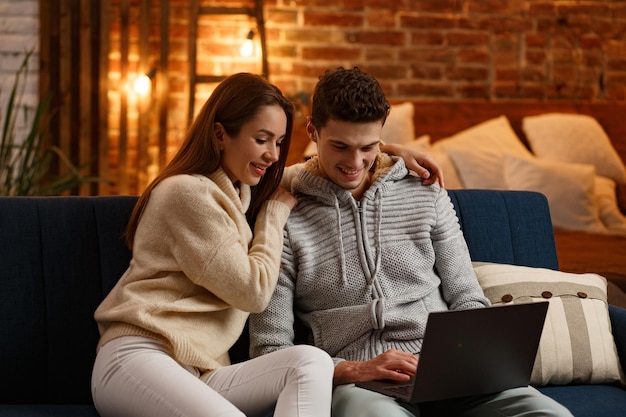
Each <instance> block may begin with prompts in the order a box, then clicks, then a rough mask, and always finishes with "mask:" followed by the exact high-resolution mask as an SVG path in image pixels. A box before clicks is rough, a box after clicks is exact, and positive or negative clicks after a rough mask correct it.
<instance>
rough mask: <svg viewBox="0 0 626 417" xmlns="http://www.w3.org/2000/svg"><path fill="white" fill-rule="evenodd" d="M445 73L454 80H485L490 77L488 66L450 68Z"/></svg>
mask: <svg viewBox="0 0 626 417" xmlns="http://www.w3.org/2000/svg"><path fill="white" fill-rule="evenodd" d="M444 75H445V77H446V78H447V79H449V80H452V81H460V80H463V81H485V80H487V78H488V77H489V70H488V69H487V68H474V67H457V68H448V69H447V70H446V71H445V72H444Z"/></svg>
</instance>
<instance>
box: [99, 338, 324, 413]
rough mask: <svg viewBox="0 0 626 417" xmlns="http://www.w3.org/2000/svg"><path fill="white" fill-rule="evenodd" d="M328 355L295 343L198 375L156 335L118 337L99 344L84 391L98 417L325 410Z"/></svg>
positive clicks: (314, 411)
mask: <svg viewBox="0 0 626 417" xmlns="http://www.w3.org/2000/svg"><path fill="white" fill-rule="evenodd" d="M332 377H333V362H332V360H331V359H330V357H329V356H328V355H327V354H326V353H325V352H323V351H322V350H320V349H317V348H315V347H312V346H307V345H298V346H294V347H291V348H287V349H283V350H280V351H277V352H273V353H270V354H267V355H264V356H261V357H258V358H255V359H252V360H249V361H246V362H242V363H239V364H235V365H230V366H226V367H223V368H220V369H217V370H215V371H212V372H206V373H204V374H200V373H199V372H198V371H197V370H196V369H195V368H193V367H185V366H182V365H181V364H179V363H178V362H176V361H175V360H174V359H172V357H171V356H170V355H169V352H168V350H167V349H166V347H165V345H164V344H163V343H161V342H159V341H157V340H154V339H150V338H145V337H136V336H126V337H120V338H117V339H114V340H112V341H110V342H108V343H107V344H105V345H104V346H102V348H101V349H100V351H99V352H98V355H97V357H96V361H95V364H94V369H93V374H92V382H91V392H92V396H93V400H94V404H95V406H96V409H97V410H98V412H99V413H100V415H101V416H102V417H119V416H125V417H166V416H167V417H183V416H184V417H217V416H219V417H227V416H228V417H230V416H233V417H235V416H237V417H242V416H244V415H245V416H248V417H255V416H264V415H267V414H269V413H271V411H272V409H273V408H274V407H275V411H274V416H275V417H309V416H330V403H331V396H332Z"/></svg>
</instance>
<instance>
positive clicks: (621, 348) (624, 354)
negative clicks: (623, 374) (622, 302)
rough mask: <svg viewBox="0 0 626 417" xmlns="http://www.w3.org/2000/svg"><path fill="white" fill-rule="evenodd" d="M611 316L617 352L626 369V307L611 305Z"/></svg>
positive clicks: (623, 367)
mask: <svg viewBox="0 0 626 417" xmlns="http://www.w3.org/2000/svg"><path fill="white" fill-rule="evenodd" d="M609 316H610V318H611V328H612V329H613V339H615V346H616V347H617V354H618V356H619V360H620V362H621V363H622V369H626V308H622V307H617V306H614V305H609Z"/></svg>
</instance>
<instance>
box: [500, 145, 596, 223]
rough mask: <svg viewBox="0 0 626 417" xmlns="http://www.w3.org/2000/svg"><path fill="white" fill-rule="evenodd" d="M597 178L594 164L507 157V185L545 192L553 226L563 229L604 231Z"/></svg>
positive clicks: (505, 159) (513, 188) (509, 187)
mask: <svg viewBox="0 0 626 417" xmlns="http://www.w3.org/2000/svg"><path fill="white" fill-rule="evenodd" d="M594 177H595V168H594V167H593V166H592V165H586V164H571V163H566V162H558V161H550V160H546V159H539V158H534V157H530V158H520V157H518V156H515V155H509V154H506V155H505V156H504V180H505V182H506V184H507V188H508V189H510V190H526V191H537V192H540V193H542V194H544V195H545V196H546V198H547V199H548V206H549V207H550V217H551V218H552V225H553V226H554V227H556V228H560V229H566V230H583V231H588V232H594V233H604V232H605V228H604V225H603V224H602V222H601V221H600V218H599V213H598V207H597V205H596V201H595V195H594V193H595V190H594V186H595V182H594V181H595V180H594Z"/></svg>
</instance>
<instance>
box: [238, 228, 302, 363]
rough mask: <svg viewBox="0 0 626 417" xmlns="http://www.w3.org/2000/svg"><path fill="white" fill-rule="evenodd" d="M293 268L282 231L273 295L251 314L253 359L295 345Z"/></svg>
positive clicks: (287, 242)
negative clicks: (256, 311) (281, 258)
mask: <svg viewBox="0 0 626 417" xmlns="http://www.w3.org/2000/svg"><path fill="white" fill-rule="evenodd" d="M294 267H295V265H294V262H293V253H292V252H291V249H290V246H289V238H288V236H287V233H286V232H285V238H284V244H283V260H282V266H281V271H280V274H279V277H278V283H277V284H276V290H275V291H274V295H273V296H272V299H271V300H270V302H269V304H268V306H267V308H266V309H265V310H264V311H263V312H261V313H257V314H251V315H250V319H249V325H250V329H249V330H250V357H252V358H255V357H257V356H261V355H264V354H267V353H270V352H273V351H276V350H280V349H283V348H286V347H289V346H293V345H294V339H295V332H294V328H295V327H294V326H295V316H294V312H293V303H294V292H295V270H294Z"/></svg>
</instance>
